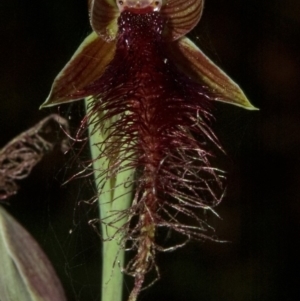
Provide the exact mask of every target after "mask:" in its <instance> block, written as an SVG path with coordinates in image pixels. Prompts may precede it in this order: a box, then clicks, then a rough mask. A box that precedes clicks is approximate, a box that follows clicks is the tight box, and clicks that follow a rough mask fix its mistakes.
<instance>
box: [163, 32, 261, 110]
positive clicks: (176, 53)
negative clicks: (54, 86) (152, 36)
mask: <svg viewBox="0 0 300 301" xmlns="http://www.w3.org/2000/svg"><path fill="white" fill-rule="evenodd" d="M168 52H169V55H170V56H171V58H172V59H173V61H174V62H176V64H177V66H178V67H179V68H180V69H181V70H182V71H184V72H185V73H186V74H188V75H189V76H191V77H192V78H193V79H194V80H196V81H197V82H199V83H202V84H203V83H204V84H206V85H207V86H209V87H210V88H211V89H212V90H213V92H214V93H216V94H217V97H216V98H215V100H217V101H221V102H226V103H230V104H233V105H236V106H239V107H243V108H245V109H248V110H257V108H255V107H254V106H253V105H252V104H251V103H250V102H249V100H248V99H247V97H246V95H245V94H244V92H243V91H242V89H241V88H240V87H239V86H238V85H237V84H236V83H235V82H234V81H233V80H232V79H231V78H230V77H229V76H228V75H227V74H226V73H225V72H224V71H222V70H221V69H220V68H219V67H218V66H216V65H215V64H214V63H213V62H212V61H211V60H210V59H209V58H208V57H207V56H206V55H205V54H204V53H203V52H202V51H201V50H200V49H199V48H198V47H197V46H196V45H195V44H194V43H193V42H192V41H191V40H190V39H188V38H186V37H183V38H181V39H179V40H178V41H176V42H174V43H169V44H168Z"/></svg>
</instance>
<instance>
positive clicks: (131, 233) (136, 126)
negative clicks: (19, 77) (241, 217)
mask: <svg viewBox="0 0 300 301" xmlns="http://www.w3.org/2000/svg"><path fill="white" fill-rule="evenodd" d="M89 9H90V21H91V25H92V27H93V29H94V30H95V32H93V33H92V34H91V35H90V36H88V37H87V38H86V39H85V40H84V42H83V43H82V44H81V45H80V47H79V49H78V50H77V51H76V52H75V54H74V55H73V57H72V58H71V60H70V62H69V63H68V64H67V65H66V66H65V67H64V69H63V70H62V71H61V72H60V73H59V75H58V76H57V78H56V79H55V81H54V84H53V86H52V90H51V92H50V95H49V97H48V99H47V100H46V102H45V103H44V104H43V106H44V107H45V106H52V105H56V104H61V103H66V102H70V101H74V100H79V99H81V98H83V97H90V98H89V99H90V101H89V107H88V113H87V116H86V118H85V119H84V120H83V123H82V127H81V130H80V131H79V134H80V133H81V134H82V131H84V130H85V129H86V128H87V127H89V129H90V133H89V135H90V137H95V136H99V137H101V139H100V140H101V142H98V143H97V144H96V147H97V151H98V155H97V156H96V159H95V161H94V163H97V162H98V163H99V162H100V163H99V164H97V168H96V170H94V172H95V174H97V182H98V188H99V190H100V192H99V193H100V199H101V198H103V199H105V193H109V194H110V195H113V190H117V189H118V188H119V187H120V185H123V186H124V187H125V186H126V187H127V188H128V186H129V187H131V190H132V191H134V195H133V200H132V204H131V206H130V207H129V208H125V209H122V210H115V211H111V212H110V216H107V217H105V218H102V220H101V221H102V224H106V225H107V226H109V227H114V228H115V229H116V233H118V234H120V235H121V243H120V244H121V247H124V248H125V247H128V242H130V243H131V244H130V246H129V249H130V250H134V251H136V253H135V254H136V255H135V257H134V258H133V259H132V260H131V261H130V262H129V263H128V265H127V267H126V268H125V272H127V273H128V274H131V275H133V276H134V277H135V285H134V289H133V290H132V292H131V294H130V297H129V301H134V300H136V298H137V295H138V293H139V292H140V290H141V288H142V285H143V283H144V278H145V275H146V273H147V272H149V271H150V270H152V269H153V268H154V269H156V270H157V268H156V265H155V253H156V251H163V250H173V249H175V248H177V247H180V246H182V245H183V244H184V243H183V244H182V245H176V246H173V247H171V248H164V247H163V246H160V245H158V244H157V243H156V232H157V229H158V228H160V227H162V228H167V229H172V230H174V231H176V232H178V233H180V234H182V235H183V236H185V237H186V241H187V240H189V238H190V237H193V238H196V239H202V238H209V236H208V235H207V234H206V233H205V231H206V230H207V229H209V226H208V225H207V224H206V223H205V221H203V220H202V219H201V218H200V215H199V210H198V209H208V210H212V211H213V209H212V208H213V206H215V205H217V204H218V203H219V202H220V200H221V198H222V195H223V188H222V182H221V179H222V172H221V171H219V170H218V169H216V168H213V167H211V165H210V162H209V159H210V157H211V150H212V148H213V147H219V148H220V146H219V144H218V141H217V139H216V137H215V136H214V134H213V132H212V131H211V129H210V122H211V119H212V115H211V112H210V106H211V104H212V102H213V101H222V102H226V103H231V104H234V105H237V106H240V107H244V108H246V109H250V110H254V109H255V107H253V106H252V105H251V104H250V102H249V101H248V99H247V98H246V96H245V95H244V93H243V92H242V90H241V89H240V88H239V86H238V85H237V84H236V83H235V82H233V81H232V80H231V79H230V78H229V77H228V76H227V75H226V74H225V73H224V72H223V71H222V70H221V69H220V68H218V67H217V66H216V65H215V64H214V63H213V62H212V61H211V60H210V59H209V58H207V57H206V56H205V54H203V52H202V51H201V50H200V49H199V48H198V47H197V46H196V45H195V44H194V43H192V42H191V41H190V40H189V39H188V38H186V37H184V34H186V33H187V32H189V31H190V30H191V29H192V28H193V27H194V26H195V25H196V24H197V22H198V21H199V19H200V16H201V13H202V9H203V0H189V1H182V0H166V1H164V2H162V1H160V0H158V1H155V0H141V1H140V0H124V1H123V0H122V1H118V4H116V3H115V2H114V1H113V0H90V1H89ZM91 129H92V130H91ZM94 146H95V145H94ZM92 151H93V150H92ZM95 166H96V164H94V168H95ZM131 171H134V172H135V177H134V178H133V180H131V179H132V177H130V179H128V180H124V182H123V183H119V182H118V179H119V178H122V179H123V177H120V175H122V174H123V175H127V174H128V173H130V172H131ZM108 182H109V183H111V185H110V190H109V191H105V189H106V187H107V186H106V184H107V183H108ZM123 197H124V195H123ZM104 202H105V201H104ZM111 202H112V203H114V202H122V195H118V197H115V198H113V199H112V200H111ZM124 218H125V219H126V221H127V222H125V224H123V226H121V227H118V226H117V224H118V223H119V222H120V220H122V219H124ZM102 229H105V228H102ZM104 231H105V230H104ZM157 271H158V270H157Z"/></svg>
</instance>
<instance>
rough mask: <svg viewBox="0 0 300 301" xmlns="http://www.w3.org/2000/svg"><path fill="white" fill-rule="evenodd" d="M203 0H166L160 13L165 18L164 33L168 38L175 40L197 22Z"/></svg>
mask: <svg viewBox="0 0 300 301" xmlns="http://www.w3.org/2000/svg"><path fill="white" fill-rule="evenodd" d="M203 6H204V1H203V0H166V1H165V2H163V5H162V8H161V11H160V13H161V14H162V15H163V16H164V17H165V19H166V21H167V22H166V31H165V35H166V36H167V37H168V39H169V40H177V39H179V38H180V37H182V36H184V35H185V34H187V33H188V32H190V31H191V30H192V29H193V28H194V27H195V26H196V25H197V23H198V22H199V20H200V18H201V15H202V11H203Z"/></svg>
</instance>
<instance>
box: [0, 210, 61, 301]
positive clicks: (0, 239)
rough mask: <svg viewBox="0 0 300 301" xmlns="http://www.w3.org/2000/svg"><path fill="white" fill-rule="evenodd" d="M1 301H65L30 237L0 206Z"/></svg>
mask: <svg viewBox="0 0 300 301" xmlns="http://www.w3.org/2000/svg"><path fill="white" fill-rule="evenodd" d="M0 266H1V273H0V296H1V301H65V300H66V297H65V294H64V291H63V288H62V285H61V283H60V281H59V279H58V277H57V275H56V273H55V271H54V269H53V267H52V265H51V263H50V261H49V260H48V258H47V257H46V255H45V254H44V252H43V251H42V249H41V248H40V246H39V245H38V244H37V242H36V241H35V240H34V239H33V238H32V236H31V235H30V234H29V233H28V232H27V231H26V230H25V229H24V228H23V227H22V226H21V225H20V224H19V223H18V222H17V221H16V220H15V219H14V218H13V217H12V216H11V215H9V214H8V213H7V212H6V210H4V209H3V207H0Z"/></svg>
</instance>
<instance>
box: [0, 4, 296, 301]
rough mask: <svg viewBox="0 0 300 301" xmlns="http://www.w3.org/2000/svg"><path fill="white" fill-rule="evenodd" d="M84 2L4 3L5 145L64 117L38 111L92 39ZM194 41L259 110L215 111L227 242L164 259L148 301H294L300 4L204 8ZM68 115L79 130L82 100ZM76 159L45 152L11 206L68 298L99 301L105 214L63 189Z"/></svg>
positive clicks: (79, 186)
mask: <svg viewBox="0 0 300 301" xmlns="http://www.w3.org/2000/svg"><path fill="white" fill-rule="evenodd" d="M86 6H87V5H86V2H85V1H84V0H76V1H74V0H73V1H71V0H63V1H62V0H51V1H50V0H48V1H37V0H30V1H29V0H1V2H0V43H1V44H0V67H1V69H0V70H1V71H0V109H1V117H0V129H1V135H0V145H4V144H5V143H7V142H8V141H9V140H10V139H12V138H13V137H14V136H16V135H17V134H18V133H20V132H22V131H24V130H25V129H27V128H29V127H30V126H32V125H33V124H35V123H36V122H37V121H39V120H40V119H41V118H42V117H43V116H46V115H48V114H49V113H50V112H57V108H53V109H47V110H42V111H39V110H38V107H39V105H40V104H41V103H42V102H43V101H44V100H45V98H46V96H47V94H48V92H49V89H50V86H51V83H52V80H53V78H54V77H55V75H56V74H57V73H58V72H59V71H60V69H61V68H62V67H63V65H64V64H65V63H66V62H67V60H68V59H69V57H70V56H71V55H72V53H73V52H74V51H75V49H76V48H77V46H78V45H79V43H80V42H81V41H82V39H83V38H84V37H85V36H86V35H87V33H88V32H89V31H90V29H89V24H88V15H87V7H86ZM189 36H190V37H191V38H192V39H193V40H194V41H196V42H197V44H198V45H199V46H200V47H201V48H202V49H203V50H204V51H205V52H206V53H207V54H208V55H209V56H210V57H211V58H212V59H213V60H214V61H216V62H217V63H218V64H219V66H221V67H222V68H223V69H224V70H226V72H227V73H228V74H230V75H231V76H232V78H233V79H235V80H236V81H237V82H238V83H239V84H240V86H241V87H243V90H244V91H245V93H246V94H247V95H248V97H249V99H250V100H251V101H252V103H253V104H254V105H255V106H257V107H259V108H260V111H258V112H251V111H246V110H242V109H240V108H236V107H232V106H229V105H225V104H216V106H215V114H216V122H215V124H214V127H215V131H216V133H217V134H218V136H219V138H220V140H221V141H222V144H223V146H224V148H225V149H226V151H227V157H225V156H223V155H222V154H221V155H220V161H221V162H220V164H221V166H222V167H223V168H224V169H225V170H227V171H228V188H227V194H226V197H225V198H224V200H223V202H222V204H221V205H220V206H219V207H218V208H217V212H218V213H219V214H220V216H221V217H222V220H217V219H214V218H213V219H212V224H213V225H214V226H215V228H216V231H217V234H218V236H219V238H221V239H226V240H228V241H230V243H215V242H214V243H213V242H204V243H200V242H192V243H190V244H189V245H188V246H187V247H185V248H184V249H182V250H179V251H176V252H174V253H170V254H162V255H160V256H158V259H157V260H158V263H159V265H160V267H161V279H160V281H159V282H158V283H157V284H155V285H154V286H153V287H152V288H150V289H149V290H146V291H145V292H143V293H142V295H141V297H140V300H144V301H148V300H156V301H160V300H173V301H183V300H189V301H198V300H202V301H209V300H212V301H215V300H218V301H219V300H222V301H227V300H228V301H229V300H230V301H247V300H256V301H257V300H262V301H268V300H270V301H271V300H272V301H276V300H281V301H298V300H300V288H299V280H300V277H299V268H300V265H299V252H300V248H299V247H298V241H299V236H300V222H299V215H300V200H299V196H300V193H299V191H300V189H299V186H300V175H299V170H300V159H299V151H300V127H299V123H300V122H299V117H300V101H299V86H300V72H299V67H300V48H299V39H300V2H299V1H296V0H285V1H284V0H281V1H280V0H264V1H261V0H251V1H250V0H207V1H206V6H205V10H204V15H203V18H202V20H201V22H200V23H199V25H198V26H197V27H196V28H195V29H194V30H193V31H192V32H191V33H190V34H189ZM61 111H62V114H63V115H64V116H65V117H69V118H71V125H72V127H74V128H76V126H78V121H79V120H80V118H81V117H82V108H81V103H75V104H72V105H67V106H63V107H61ZM75 152H76V147H75ZM84 156H86V155H83V157H84ZM72 158H74V154H72V153H70V154H68V155H66V156H63V155H62V154H61V153H60V152H59V150H57V151H55V152H54V153H53V154H49V155H47V156H46V157H45V159H44V160H43V161H42V162H41V163H40V164H39V165H38V166H37V167H36V168H35V170H34V171H33V173H32V175H31V176H30V178H29V179H26V180H25V181H22V182H20V183H19V184H20V186H21V189H20V191H19V194H18V195H17V196H15V197H13V198H11V200H10V205H5V206H6V208H7V209H8V210H9V211H10V212H11V213H12V214H13V215H14V216H15V217H16V218H17V219H18V220H19V221H20V222H21V223H22V224H23V225H24V226H25V227H26V228H27V229H28V230H29V231H30V232H31V233H32V234H33V236H34V237H35V238H36V239H37V240H38V241H39V242H40V244H41V245H42V247H43V248H44V249H45V251H46V253H47V254H48V255H49V257H50V259H51V261H52V262H53V264H54V266H55V268H56V270H57V271H58V274H59V277H60V278H61V280H62V282H63V285H64V287H65V289H66V291H67V295H68V300H69V301H73V300H76V301H79V300H81V301H82V300H84V301H90V300H99V283H100V282H99V269H100V240H99V238H98V236H97V235H96V233H95V232H94V231H93V230H92V228H91V227H90V226H88V225H87V222H88V220H89V219H91V218H93V217H95V216H96V214H97V211H96V208H94V207H90V206H88V205H84V204H83V203H80V204H79V205H78V202H79V201H80V200H86V199H88V198H89V197H90V196H92V195H93V193H94V191H93V188H92V185H91V183H90V181H89V180H88V179H84V180H82V181H80V180H75V181H73V182H72V183H71V184H68V185H65V186H62V187H61V183H62V182H63V181H64V180H66V179H67V178H68V177H69V176H71V175H72V173H74V171H76V170H78V168H79V167H80V166H79V167H78V166H77V163H78V161H76V160H73V159H72ZM84 159H85V157H84V158H81V160H84ZM69 230H72V233H69ZM126 284H127V285H128V286H130V280H126ZM125 291H126V292H127V289H125ZM0 297H1V296H0Z"/></svg>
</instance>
